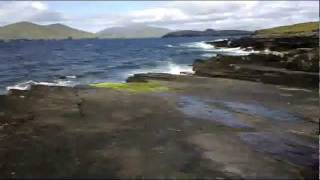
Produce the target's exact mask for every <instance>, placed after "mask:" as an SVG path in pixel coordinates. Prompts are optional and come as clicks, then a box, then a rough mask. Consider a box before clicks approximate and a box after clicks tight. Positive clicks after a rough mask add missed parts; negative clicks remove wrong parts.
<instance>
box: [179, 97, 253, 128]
mask: <svg viewBox="0 0 320 180" xmlns="http://www.w3.org/2000/svg"><path fill="white" fill-rule="evenodd" d="M221 105H222V104H219V103H211V104H208V103H206V102H205V101H202V100H200V99H198V98H195V97H191V96H183V97H181V98H180V101H179V107H178V108H179V109H180V110H181V111H182V112H183V113H184V114H186V115H188V116H191V117H195V118H199V119H205V120H210V121H215V122H218V123H221V124H224V125H226V126H230V127H234V128H249V127H250V126H249V125H248V124H245V123H242V122H240V121H239V120H238V119H237V118H236V117H235V116H234V115H233V114H232V113H231V112H230V111H228V110H225V109H223V107H219V106H221Z"/></svg>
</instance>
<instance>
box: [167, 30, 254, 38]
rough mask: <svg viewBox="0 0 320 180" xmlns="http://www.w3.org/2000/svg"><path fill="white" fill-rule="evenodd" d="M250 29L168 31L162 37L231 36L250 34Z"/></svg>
mask: <svg viewBox="0 0 320 180" xmlns="http://www.w3.org/2000/svg"><path fill="white" fill-rule="evenodd" d="M250 34H252V32H251V31H242V30H213V29H207V30H205V31H192V30H183V31H175V32H170V33H168V34H166V35H164V36H163V37H194V36H232V35H250Z"/></svg>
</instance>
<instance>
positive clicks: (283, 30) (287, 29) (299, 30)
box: [255, 22, 319, 37]
mask: <svg viewBox="0 0 320 180" xmlns="http://www.w3.org/2000/svg"><path fill="white" fill-rule="evenodd" d="M317 33H319V22H307V23H299V24H293V25H288V26H279V27H274V28H270V29H262V30H258V31H256V32H255V36H257V37H277V36H280V37H285V36H309V35H314V34H317Z"/></svg>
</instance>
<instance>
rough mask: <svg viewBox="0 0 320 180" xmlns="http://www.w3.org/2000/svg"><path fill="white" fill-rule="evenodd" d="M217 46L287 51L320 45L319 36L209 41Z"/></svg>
mask: <svg viewBox="0 0 320 180" xmlns="http://www.w3.org/2000/svg"><path fill="white" fill-rule="evenodd" d="M207 43H209V44H212V45H214V46H216V47H230V48H231V47H242V48H248V47H252V48H253V49H256V50H264V49H269V50H272V51H287V50H292V49H297V48H314V47H318V46H319V36H301V37H279V38H257V37H253V36H251V37H243V38H238V39H231V40H227V41H218V42H217V41H216V42H215V41H213V42H207Z"/></svg>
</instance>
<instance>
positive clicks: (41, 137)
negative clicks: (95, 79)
mask: <svg viewBox="0 0 320 180" xmlns="http://www.w3.org/2000/svg"><path fill="white" fill-rule="evenodd" d="M134 77H135V78H131V79H130V80H129V81H130V82H136V81H138V82H141V81H148V80H152V81H157V82H158V83H160V84H161V85H162V86H165V87H168V91H164V92H131V91H126V90H115V89H111V88H93V87H81V88H66V87H46V86H33V87H32V88H31V90H30V91H16V92H13V93H10V94H8V95H6V96H0V98H1V100H0V112H1V113H0V118H1V121H0V126H3V124H4V123H6V122H14V121H13V120H12V119H15V121H20V120H21V119H23V123H22V124H20V125H19V126H15V127H14V131H4V130H1V129H0V177H9V178H22V177H23V178H31V177H38V178H39V177H57V178H72V177H73V178H75V177H91V178H92V177H94V178H99V177H109V178H128V177H135V178H143V177H144V178H152V177H153V178H155V177H157V178H161V177H162V178H168V177H170V178H244V179H247V178H248V179H252V178H268V179H270V178H277V179H279V178H285V179H304V178H317V177H318V173H319V172H318V169H317V168H315V167H316V166H317V162H318V133H319V131H318V125H319V124H318V123H319V121H318V114H319V109H318V92H317V90H314V89H302V88H292V87H287V86H280V85H272V84H262V83H256V82H250V81H242V80H232V79H223V78H208V77H200V76H191V75H184V76H178V75H169V74H141V75H135V76H134ZM3 119H6V120H5V121H4V120H3Z"/></svg>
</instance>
